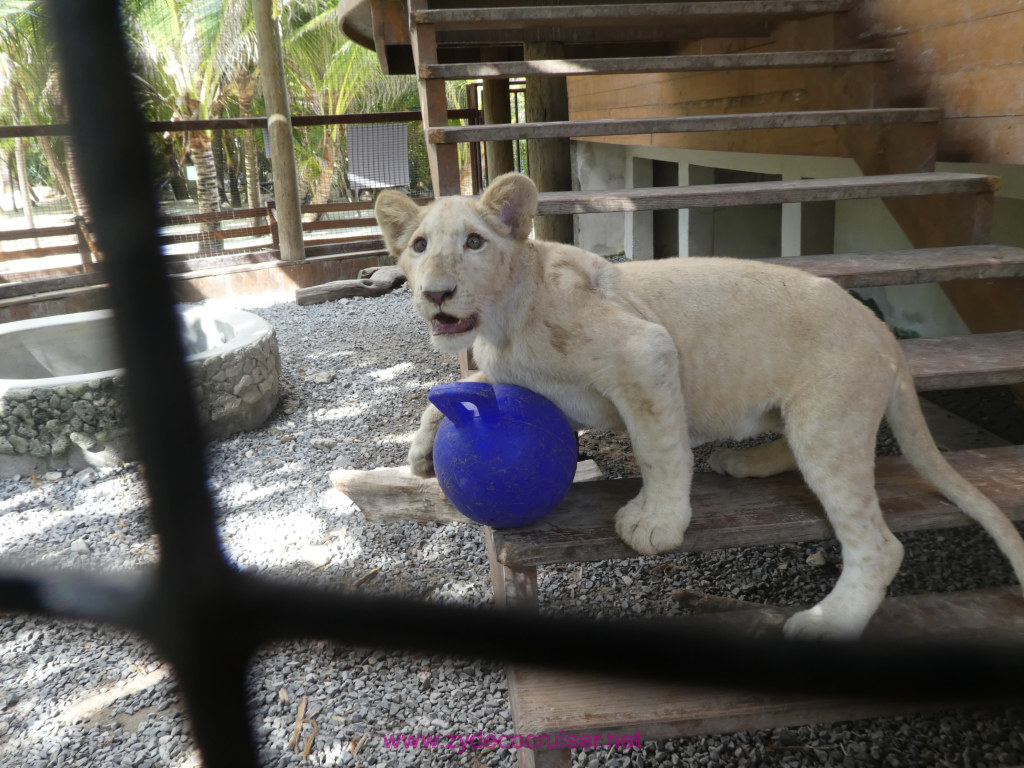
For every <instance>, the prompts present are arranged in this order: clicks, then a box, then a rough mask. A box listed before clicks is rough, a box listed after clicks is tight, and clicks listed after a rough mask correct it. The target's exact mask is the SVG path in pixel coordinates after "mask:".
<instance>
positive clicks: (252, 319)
mask: <svg viewBox="0 0 1024 768" xmlns="http://www.w3.org/2000/svg"><path fill="white" fill-rule="evenodd" d="M175 308H176V310H177V311H178V316H179V318H180V319H181V321H182V323H183V325H184V326H187V325H188V324H189V323H190V322H195V321H201V320H206V321H209V322H221V323H226V324H228V325H230V327H231V329H232V331H233V336H232V337H231V338H230V339H227V340H226V341H223V342H221V343H218V344H215V345H213V346H209V347H207V348H206V349H202V350H199V351H197V352H193V353H191V354H188V355H187V356H186V357H185V362H186V363H195V362H202V361H203V360H205V359H207V358H210V357H215V356H216V357H219V356H222V355H225V354H228V353H230V352H232V351H234V350H237V349H241V348H243V347H246V346H248V345H250V344H252V343H254V342H255V341H258V340H259V339H260V338H262V337H264V336H266V335H267V334H269V333H271V332H273V327H272V326H271V325H270V324H269V323H268V322H267V321H266V320H264V319H263V318H261V317H258V316H257V315H254V314H253V313H251V312H246V311H245V310H241V309H229V308H224V307H216V306H207V305H203V304H178V305H176V307H175ZM113 317H114V312H113V310H111V309H97V310H92V311H90V312H76V313H73V314H68V315H54V316H51V317H39V318H29V319H27V320H15V321H12V322H9V323H3V324H0V337H2V336H4V335H7V334H14V333H18V332H21V331H31V330H34V329H39V328H51V327H54V326H60V325H69V326H70V325H72V324H77V323H91V322H97V321H103V320H111V319H113ZM183 330H184V328H183ZM125 373H126V370H125V368H124V367H123V366H121V367H117V368H110V369H107V370H95V371H86V372H83V373H76V374H69V375H65V376H45V377H34V378H17V379H12V378H5V377H4V376H2V375H0V393H3V392H7V391H10V390H21V389H36V388H48V389H52V388H54V387H66V386H71V385H75V384H84V383H88V382H90V381H95V380H97V379H108V378H113V377H116V376H123V375H124V374H125Z"/></svg>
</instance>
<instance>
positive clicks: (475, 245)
mask: <svg viewBox="0 0 1024 768" xmlns="http://www.w3.org/2000/svg"><path fill="white" fill-rule="evenodd" d="M485 242H486V241H485V240H484V239H483V237H481V236H480V235H478V234H477V233H476V232H473V233H472V234H470V235H469V237H467V238H466V247H467V248H469V249H470V250H471V251H479V250H480V249H481V248H483V247H484V243H485Z"/></svg>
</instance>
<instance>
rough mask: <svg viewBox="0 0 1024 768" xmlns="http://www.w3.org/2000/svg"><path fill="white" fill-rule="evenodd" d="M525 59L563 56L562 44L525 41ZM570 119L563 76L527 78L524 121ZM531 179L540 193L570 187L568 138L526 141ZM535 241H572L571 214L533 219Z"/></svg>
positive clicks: (568, 188) (567, 96)
mask: <svg viewBox="0 0 1024 768" xmlns="http://www.w3.org/2000/svg"><path fill="white" fill-rule="evenodd" d="M523 58H524V59H562V58H565V46H564V45H562V44H561V43H548V42H543V43H524V44H523ZM568 119H569V94H568V91H567V90H566V84H565V78H564V77H550V76H544V77H528V78H526V120H527V122H531V123H534V122H550V121H558V120H562V121H565V120H568ZM526 151H527V158H528V161H529V172H530V178H531V179H533V181H534V183H535V184H536V185H537V189H538V190H540V191H541V192H566V191H570V190H571V189H572V165H571V163H570V160H569V152H570V149H569V139H533V140H531V141H529V142H527V150H526ZM534 233H535V235H536V237H537V239H538V240H553V241H555V242H559V243H572V242H573V226H572V216H570V215H561V216H539V217H538V218H537V219H536V220H535V222H534Z"/></svg>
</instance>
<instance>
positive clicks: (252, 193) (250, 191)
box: [238, 82, 263, 227]
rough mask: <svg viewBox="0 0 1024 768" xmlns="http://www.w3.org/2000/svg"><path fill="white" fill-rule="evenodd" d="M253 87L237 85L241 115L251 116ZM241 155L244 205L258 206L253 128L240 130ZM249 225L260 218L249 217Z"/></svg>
mask: <svg viewBox="0 0 1024 768" xmlns="http://www.w3.org/2000/svg"><path fill="white" fill-rule="evenodd" d="M252 98H253V88H252V86H251V84H249V83H248V82H246V83H243V84H240V85H239V86H238V106H239V108H240V110H241V112H242V116H243V117H251V116H252ZM242 155H243V158H242V159H243V161H244V163H245V197H246V205H247V206H248V207H249V208H259V207H260V206H262V205H263V200H262V197H261V195H260V156H259V147H257V146H256V134H255V132H254V129H247V130H244V131H242ZM249 223H250V226H253V227H258V226H259V225H260V224H261V223H262V219H256V218H254V219H250V222H249Z"/></svg>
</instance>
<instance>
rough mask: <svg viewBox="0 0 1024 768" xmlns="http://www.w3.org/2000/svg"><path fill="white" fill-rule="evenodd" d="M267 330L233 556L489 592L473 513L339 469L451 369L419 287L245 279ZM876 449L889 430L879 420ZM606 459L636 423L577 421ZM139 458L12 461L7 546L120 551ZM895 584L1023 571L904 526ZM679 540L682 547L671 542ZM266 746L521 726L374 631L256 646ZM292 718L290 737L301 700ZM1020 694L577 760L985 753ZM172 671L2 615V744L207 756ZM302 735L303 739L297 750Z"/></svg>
mask: <svg viewBox="0 0 1024 768" xmlns="http://www.w3.org/2000/svg"><path fill="white" fill-rule="evenodd" d="M234 305H235V306H240V307H243V308H248V309H251V310H252V311H254V312H256V313H257V314H259V315H261V316H263V317H264V318H266V319H267V320H268V321H270V322H271V323H272V324H273V325H274V327H275V328H276V330H277V333H278V339H279V342H280V348H281V356H282V368H283V373H282V384H283V387H284V393H285V394H284V397H283V399H282V402H281V405H280V406H279V408H278V410H277V411H276V412H275V413H274V415H273V416H272V417H271V418H270V419H269V421H268V422H267V424H266V425H265V426H264V427H263V428H261V429H259V430H256V431H252V432H248V433H245V434H241V435H237V436H235V437H233V438H230V439H228V440H225V441H222V442H220V443H218V444H216V445H214V446H212V447H211V449H210V471H211V481H210V487H211V489H212V491H213V493H214V495H215V497H216V501H217V504H218V506H219V509H220V514H221V520H220V524H221V530H222V531H223V536H224V539H225V542H226V548H227V550H228V552H229V554H230V556H231V558H232V559H233V560H234V561H235V562H236V563H237V564H238V565H239V566H241V567H244V568H249V569H253V570H256V571H259V572H263V573H266V574H272V575H276V576H280V577H282V578H287V579H294V580H300V581H304V582H308V583H316V584H322V585H334V586H342V587H348V588H352V589H359V590H362V591H365V592H397V593H401V594H404V595H413V596H417V597H420V598H423V599H425V600H431V601H437V602H449V603H460V604H471V605H484V604H487V603H489V602H490V599H491V592H490V587H489V582H488V573H487V564H486V555H485V551H484V544H483V540H482V537H481V535H480V533H479V532H478V531H477V530H475V529H474V528H471V527H469V526H463V525H459V524H454V523H453V524H448V525H418V524H415V523H404V524H395V523H391V524H386V525H385V524H371V523H367V522H366V521H365V519H363V517H362V516H361V515H360V514H359V513H358V512H357V511H356V510H354V509H353V508H352V507H351V506H350V505H349V504H347V502H346V500H345V499H344V497H342V496H341V495H340V494H338V493H337V492H336V491H334V490H333V489H332V488H331V487H330V484H329V482H328V479H327V475H328V473H329V472H330V470H332V469H334V468H338V467H349V466H351V467H356V468H360V469H370V468H372V467H376V466H392V465H397V464H401V463H404V457H405V452H406V448H407V443H408V440H409V438H410V437H411V435H412V432H413V431H414V429H415V427H416V423H417V418H418V414H419V411H420V409H421V408H422V407H423V403H424V398H423V396H424V394H425V393H426V391H427V390H428V388H429V387H430V386H431V385H432V384H434V383H437V382H441V381H450V380H453V379H454V378H456V376H457V368H456V366H455V364H454V361H453V360H452V359H451V358H450V357H445V356H441V355H439V354H436V353H435V352H433V351H432V350H431V349H430V347H429V344H428V340H427V337H426V332H425V329H424V328H423V326H422V324H421V323H420V322H419V321H418V320H417V319H416V318H415V317H414V314H413V312H412V308H411V303H410V301H409V297H408V294H407V291H406V290H405V289H402V290H399V291H398V292H396V293H395V294H392V295H390V296H386V297H382V298H377V299H354V300H349V301H347V302H336V303H328V304H321V305H315V306H309V307H298V306H296V305H295V304H294V303H293V302H292V301H291V299H290V297H284V296H278V297H263V298H260V299H254V298H251V297H250V298H248V299H239V300H238V301H236V302H235V303H234ZM880 444H881V446H882V450H885V451H888V450H891V445H890V444H889V443H888V442H887V440H886V438H885V437H884V436H883V437H882V438H881V441H880ZM583 448H584V451H585V452H586V453H588V454H589V455H591V456H592V457H594V458H595V459H597V461H598V462H599V463H600V464H601V465H602V467H603V468H604V469H605V470H606V471H607V472H608V473H609V474H610V475H612V476H621V475H623V474H628V473H631V472H633V471H634V469H633V468H632V467H631V465H630V461H629V453H628V442H626V441H625V440H624V439H623V438H622V437H619V436H612V435H600V434H587V435H584V437H583ZM145 505H146V502H145V497H144V492H143V486H142V481H141V472H140V470H139V467H137V466H135V465H127V466H124V467H120V468H117V469H110V470H85V471H83V472H79V473H77V474H72V475H71V476H55V475H48V476H47V477H45V478H21V479H17V480H0V558H2V559H3V561H5V563H6V564H11V563H13V564H31V565H35V566H45V567H49V568H89V569H105V570H110V571H123V570H131V569H136V568H140V567H145V566H148V565H151V564H152V563H153V562H154V559H155V557H156V547H155V542H154V540H153V536H152V534H151V530H150V526H149V523H148V521H147V518H146V513H145ZM902 538H903V539H904V542H905V544H906V545H907V559H906V563H905V565H904V568H903V570H902V572H901V574H900V575H899V576H898V577H897V580H896V582H895V583H894V585H893V589H892V592H893V593H894V594H905V593H910V592H918V591H923V590H949V589H966V588H973V587H985V586H998V585H1002V584H1009V583H1012V575H1011V573H1010V570H1009V568H1008V566H1007V565H1006V564H1005V563H1004V561H1003V560H1002V558H1001V557H1000V556H999V554H998V553H997V552H996V551H995V548H994V546H993V545H992V544H991V543H990V542H989V541H988V539H987V538H985V537H984V536H982V535H981V534H979V533H978V532H977V531H974V530H965V531H951V532H940V533H932V534H916V535H908V536H904V537H902ZM668 563H672V564H673V567H671V568H668V567H666V565H667V564H668ZM838 563H839V554H838V550H837V547H836V546H835V544H834V543H833V542H818V543H811V544H807V545H799V546H784V547H763V548H755V549H745V550H726V551H722V552H715V553H704V554H699V555H692V556H676V557H673V558H667V557H665V558H635V559H631V560H625V561H617V562H608V563H602V564H590V565H584V566H579V565H574V566H571V567H565V568H552V569H547V570H545V571H544V572H543V573H542V575H541V592H542V596H543V597H542V599H543V601H544V609H545V610H547V611H551V612H577V613H582V614H585V615H588V616H599V617H600V616H604V617H612V616H634V615H637V614H641V615H652V616H657V615H665V614H674V613H680V612H681V609H680V608H679V607H678V606H677V605H676V604H675V602H674V601H673V599H672V597H671V595H672V593H673V592H675V591H677V590H679V589H683V588H689V589H694V590H702V591H705V592H708V593H710V594H714V595H720V596H726V597H736V598H742V599H747V600H752V601H765V602H772V603H779V604H794V603H809V602H813V601H816V600H818V599H819V598H820V597H822V596H824V594H826V592H827V591H828V590H829V588H830V586H831V584H832V582H833V580H834V578H835V575H836V573H837V568H838ZM250 700H251V711H252V723H253V728H254V731H255V733H256V734H257V737H258V739H259V745H260V756H261V760H262V764H263V765H266V766H287V765H299V764H308V765H343V764H348V765H387V766H401V765H450V764H458V765H471V766H485V765H486V766H513V765H515V764H516V759H515V754H514V752H513V751H511V750H507V749H493V750H468V751H465V752H463V753H461V754H459V753H456V752H453V751H448V750H440V749H438V750H429V749H408V750H407V749H398V750H395V749H387V748H385V746H384V744H383V736H384V734H390V733H404V734H416V733H420V734H446V733H467V734H471V733H476V732H478V731H483V732H484V733H493V734H505V733H511V732H512V730H513V726H512V723H511V715H510V711H509V702H508V694H507V686H506V682H505V677H504V673H503V671H502V669H501V667H500V666H498V665H493V664H482V663H474V662H467V661H461V660H451V659H446V658H441V657H435V656H424V655H415V654H406V655H403V654H393V655H385V654H384V653H381V652H379V651H377V650H375V649H349V648H341V647H337V646H333V645H331V644H327V643H321V642H296V643H288V644H281V645H277V646H274V647H270V648H266V649H264V650H263V651H262V652H261V653H260V654H259V655H258V657H257V658H256V659H255V660H254V663H253V665H252V671H251V675H250ZM303 701H305V702H306V705H305V711H306V717H307V718H309V719H310V720H312V721H315V723H316V726H317V730H316V733H315V736H313V727H312V725H311V724H308V723H307V725H306V726H305V727H304V728H303V730H302V732H301V734H300V738H299V740H298V746H297V747H292V746H290V745H289V741H290V739H291V738H292V734H293V729H294V725H295V721H296V714H297V711H298V708H299V707H300V705H301V703H302V702H303ZM1022 725H1024V707H1018V708H1005V707H994V708H988V709H985V710H973V711H956V712H946V713H941V714H930V715H927V716H914V717H906V718H896V719H878V720H871V721H862V722H858V723H842V724H838V725H831V726H820V727H818V726H816V727H800V728H791V729H774V730H768V731H755V732H747V733H736V734H726V735H722V736H713V737H705V738H692V739H681V740H677V741H674V742H667V743H666V742H662V743H653V742H652V743H647V744H645V746H644V748H643V750H642V751H641V752H632V753H630V752H628V751H626V752H622V751H619V750H613V751H610V752H605V751H601V750H587V751H575V752H574V758H573V759H574V764H575V765H577V766H588V767H589V766H647V765H651V766H668V765H687V766H689V765H701V766H703V765H707V766H793V767H794V768H796V767H802V766H843V768H846V767H847V766H908V767H909V766H920V767H921V768H924V766H929V767H931V766H958V767H964V766H995V765H1014V764H1020V763H1024V741H1022ZM190 733H191V728H190V726H189V723H188V721H187V719H186V717H185V715H184V713H183V712H182V709H181V706H180V704H179V699H178V695H177V690H176V684H175V681H174V677H173V673H172V672H171V671H169V670H168V668H167V667H166V666H165V665H163V664H162V663H161V660H160V659H159V657H158V656H157V655H156V654H155V652H154V651H153V649H152V648H150V647H148V646H147V645H146V644H145V643H143V642H141V641H139V640H138V639H137V638H135V637H133V636H131V635H127V634H125V633H121V632H119V631H115V630H112V629H108V628H105V627H97V626H91V625H85V624H78V623H56V622H52V621H48V620H43V619H39V618H26V617H23V616H13V615H4V616H0V766H4V767H6V766H11V767H13V766H18V767H19V768H21V767H22V766H27V767H29V768H43V767H44V766H45V767H49V766H53V767H56V766H65V767H66V766H86V765H88V766H120V765H124V766H141V767H146V766H194V765H199V758H198V755H197V753H196V752H195V749H194V747H193V745H192V742H191V737H190ZM311 736H312V740H311V742H310V743H309V750H308V756H306V757H305V760H304V761H303V756H302V755H301V754H299V753H297V749H298V750H301V749H302V748H304V747H305V746H306V743H307V740H308V739H310V737H311Z"/></svg>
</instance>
